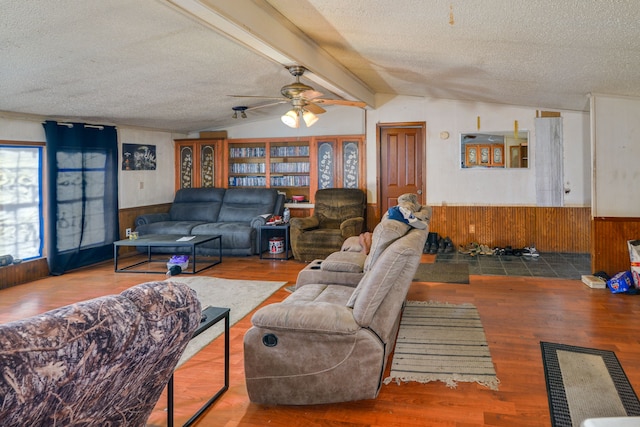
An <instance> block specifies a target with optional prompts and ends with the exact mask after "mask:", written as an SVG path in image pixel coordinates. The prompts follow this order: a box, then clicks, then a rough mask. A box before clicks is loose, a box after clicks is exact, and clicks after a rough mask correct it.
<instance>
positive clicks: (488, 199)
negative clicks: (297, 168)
mask: <svg viewBox="0 0 640 427" xmlns="http://www.w3.org/2000/svg"><path fill="white" fill-rule="evenodd" d="M378 104H379V105H382V106H381V107H379V108H378V109H376V110H371V111H369V112H368V115H367V187H368V189H369V195H368V196H369V201H374V200H375V196H374V195H375V185H376V176H375V172H376V152H375V146H376V124H377V123H392V122H422V121H424V122H426V126H427V135H426V139H427V149H426V180H427V188H426V200H427V203H428V204H430V205H444V204H448V205H497V206H500V205H508V206H513V205H531V206H535V204H536V189H535V167H534V165H535V162H534V161H535V150H536V135H535V117H536V109H534V108H530V107H518V106H508V105H501V104H488V103H477V102H463V101H453V100H441V99H430V98H420V97H387V98H385V97H384V96H380V99H379V102H378ZM561 114H562V117H563V129H564V135H563V138H564V153H565V159H564V171H565V179H564V181H565V183H564V184H565V191H567V190H568V191H569V192H568V193H566V194H565V205H566V206H589V205H590V191H591V190H590V188H591V184H590V179H589V173H590V172H589V167H590V166H589V162H590V160H589V115H588V113H582V112H572V111H562V112H561ZM478 116H479V117H480V130H481V131H486V132H490V131H510V130H513V129H514V121H515V120H517V121H518V129H519V130H520V131H525V130H527V131H529V152H530V154H529V165H530V166H529V168H528V169H479V168H469V169H462V168H461V167H460V158H461V157H460V156H461V153H460V134H461V133H465V132H476V131H477V123H478V120H477V118H478ZM443 131H446V132H449V134H450V137H449V139H446V140H442V139H440V133H441V132H443Z"/></svg>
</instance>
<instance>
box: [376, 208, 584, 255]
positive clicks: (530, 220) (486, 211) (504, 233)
mask: <svg viewBox="0 0 640 427" xmlns="http://www.w3.org/2000/svg"><path fill="white" fill-rule="evenodd" d="M368 218H369V219H370V221H369V222H368V227H369V230H373V228H374V227H375V225H376V224H377V223H378V222H379V221H380V219H379V218H378V215H377V208H376V207H375V206H373V205H370V206H369V207H368ZM590 222H591V208H588V207H578V208H556V207H536V206H433V217H432V218H431V226H430V231H432V232H436V233H438V234H439V235H441V236H443V237H444V236H449V237H450V238H451V240H453V243H454V244H455V245H456V247H457V246H458V245H464V244H466V243H469V242H478V243H482V244H486V245H488V246H489V247H492V248H493V247H495V246H500V247H504V246H512V247H514V248H522V247H525V246H529V245H531V244H533V245H535V246H536V248H537V249H538V250H539V251H541V252H568V253H589V252H590V251H591V228H590V227H591V225H590Z"/></svg>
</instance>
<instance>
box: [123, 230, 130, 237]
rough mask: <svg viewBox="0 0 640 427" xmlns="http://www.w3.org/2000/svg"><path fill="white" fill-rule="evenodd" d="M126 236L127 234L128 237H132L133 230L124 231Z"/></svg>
mask: <svg viewBox="0 0 640 427" xmlns="http://www.w3.org/2000/svg"><path fill="white" fill-rule="evenodd" d="M124 234H125V236H126V237H129V236H131V229H130V228H127V229H126V230H124Z"/></svg>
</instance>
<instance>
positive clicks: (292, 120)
mask: <svg viewBox="0 0 640 427" xmlns="http://www.w3.org/2000/svg"><path fill="white" fill-rule="evenodd" d="M286 68H287V70H289V73H291V75H292V76H294V77H295V78H296V81H295V82H294V83H291V84H288V85H285V86H283V87H282V88H281V89H280V93H281V94H282V97H271V96H251V95H230V96H233V97H235V98H261V99H273V100H277V102H272V103H269V104H264V105H257V106H255V107H234V108H233V109H234V111H236V109H237V108H243V110H242V111H243V112H244V111H249V110H255V109H258V108H264V107H269V106H272V105H277V104H285V103H291V105H292V107H293V108H292V109H291V110H289V111H288V112H287V113H285V114H284V115H283V116H282V117H281V119H282V122H283V123H284V124H286V125H287V126H289V127H292V128H298V127H299V126H300V117H302V120H303V121H304V122H305V124H306V125H307V127H309V126H311V125H313V124H314V123H315V122H317V121H318V117H317V115H318V114H322V113H324V112H326V110H325V109H324V108H322V107H321V106H320V105H344V106H348V107H360V108H364V106H365V105H366V104H365V103H364V102H359V101H348V100H343V99H327V98H321V96H322V95H323V94H322V93H321V92H318V91H316V90H315V89H314V88H312V87H311V86H309V85H306V84H304V83H302V82H300V76H302V75H303V74H304V72H305V71H307V69H306V68H305V67H303V66H301V65H291V66H287V67H286Z"/></svg>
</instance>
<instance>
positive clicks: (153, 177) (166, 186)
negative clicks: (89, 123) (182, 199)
mask: <svg viewBox="0 0 640 427" xmlns="http://www.w3.org/2000/svg"><path fill="white" fill-rule="evenodd" d="M185 137H186V135H179V134H172V133H168V132H154V131H149V130H141V129H134V128H122V129H120V128H118V150H119V153H120V158H122V144H123V143H124V144H142V145H155V146H156V160H157V164H156V170H154V171H123V170H122V167H120V168H119V169H120V170H119V172H118V173H119V176H118V186H119V193H120V195H119V200H118V203H119V206H120V209H124V208H131V207H136V206H147V205H156V204H160V203H170V202H172V201H173V197H174V195H175V151H174V146H175V144H174V142H173V140H174V139H177V138H185Z"/></svg>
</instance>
